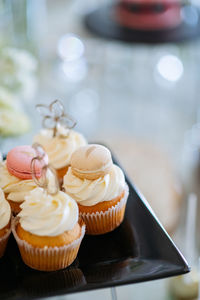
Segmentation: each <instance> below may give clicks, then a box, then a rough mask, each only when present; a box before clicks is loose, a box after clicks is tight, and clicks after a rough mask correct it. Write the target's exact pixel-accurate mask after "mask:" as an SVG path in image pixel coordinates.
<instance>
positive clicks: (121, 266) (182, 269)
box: [0, 179, 189, 300]
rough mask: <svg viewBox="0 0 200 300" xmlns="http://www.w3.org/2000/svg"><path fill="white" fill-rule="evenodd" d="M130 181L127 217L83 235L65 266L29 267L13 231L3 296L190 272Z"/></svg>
mask: <svg viewBox="0 0 200 300" xmlns="http://www.w3.org/2000/svg"><path fill="white" fill-rule="evenodd" d="M127 183H128V185H129V189H130V194H129V198H128V202H127V207H126V215H125V219H124V222H123V223H122V224H121V226H119V227H118V228H117V229H116V230H114V231H113V232H111V233H108V234H105V235H101V236H85V238H84V239H83V242H82V244H81V247H80V251H79V254H78V257H77V259H76V260H75V262H74V263H73V264H72V266H70V267H69V268H67V269H65V270H61V271H56V272H50V273H45V272H39V271H35V270H32V269H30V268H28V267H27V266H26V265H25V264H24V263H23V262H22V260H21V257H20V254H19V251H18V248H17V245H16V243H15V241H14V238H13V237H11V238H10V240H9V243H8V248H7V251H6V254H5V256H4V257H3V258H2V259H0V299H1V300H3V299H12V300H18V299H20V300H23V299H24V300H25V299H37V298H42V297H48V296H53V295H61V294H67V293H74V292H79V291H87V290H92V289H98V288H105V287H111V286H117V285H123V284H129V283H135V282H141V281H146V280H152V279H157V278H164V277H167V276H172V275H178V274H183V273H186V272H188V271H189V268H188V265H187V263H186V262H185V260H184V259H183V257H182V255H181V254H180V252H179V251H178V250H177V248H176V247H175V245H174V244H173V242H172V241H171V240H170V238H169V237H168V235H167V234H166V232H165V231H164V230H163V229H162V227H161V225H160V224H159V223H158V222H157V221H156V219H155V218H154V216H153V215H152V214H151V212H150V210H149V209H148V208H147V206H146V205H145V201H143V200H142V199H141V196H140V195H139V194H138V192H137V191H136V190H135V188H134V187H133V185H132V184H131V183H130V181H129V180H128V179H127Z"/></svg>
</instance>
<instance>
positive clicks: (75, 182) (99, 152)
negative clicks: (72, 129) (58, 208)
mask: <svg viewBox="0 0 200 300" xmlns="http://www.w3.org/2000/svg"><path fill="white" fill-rule="evenodd" d="M88 178H90V179H88ZM63 187H64V189H65V192H66V193H68V194H69V195H71V196H72V197H73V199H75V200H76V201H77V202H78V203H79V204H81V205H84V206H92V205H95V204H97V203H99V202H103V201H110V200H112V199H114V198H116V197H117V196H119V195H120V194H121V193H122V192H123V190H124V189H125V178H124V174H123V172H122V170H121V169H120V168H119V167H118V166H116V165H114V164H113V162H112V158H111V154H110V151H109V150H108V149H107V148H105V147H103V146H101V145H88V146H86V147H81V148H79V149H78V150H77V151H76V152H74V154H73V155H72V158H71V167H70V168H69V169H68V172H67V174H66V175H65V176H64V182H63Z"/></svg>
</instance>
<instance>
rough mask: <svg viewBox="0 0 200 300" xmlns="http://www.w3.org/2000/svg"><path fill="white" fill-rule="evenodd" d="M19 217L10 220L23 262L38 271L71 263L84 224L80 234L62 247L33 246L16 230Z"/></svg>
mask: <svg viewBox="0 0 200 300" xmlns="http://www.w3.org/2000/svg"><path fill="white" fill-rule="evenodd" d="M18 222H19V218H17V217H16V218H15V219H13V221H12V232H13V235H14V237H15V240H16V242H17V244H18V247H19V250H20V254H21V257H22V260H23V261H24V263H25V264H26V265H27V266H29V267H30V268H32V269H36V270H40V271H56V270H60V269H64V268H66V267H68V266H69V265H71V264H72V263H73V261H74V260H75V258H76V256H77V253H78V250H79V247H80V244H81V241H82V239H83V236H84V234H85V224H83V222H82V224H81V222H80V225H81V236H80V237H79V238H78V239H76V240H74V241H73V242H72V243H71V244H69V245H65V246H62V247H47V246H46V247H44V248H39V247H33V246H32V245H30V244H29V243H27V242H26V241H24V240H21V239H20V238H19V237H18V235H17V232H16V225H17V224H18Z"/></svg>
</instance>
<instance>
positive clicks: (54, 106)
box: [36, 100, 77, 137]
mask: <svg viewBox="0 0 200 300" xmlns="http://www.w3.org/2000/svg"><path fill="white" fill-rule="evenodd" d="M36 109H37V111H38V112H39V114H40V115H41V116H42V117H43V120H42V126H43V127H44V128H47V129H53V137H55V136H60V137H67V136H68V135H69V129H72V128H74V127H75V126H76V123H77V122H76V121H75V120H74V118H73V117H71V116H70V115H69V114H67V113H65V110H64V106H63V104H62V103H61V102H60V101H59V100H54V101H53V102H52V103H51V104H50V105H43V104H37V105H36ZM61 126H62V127H63V128H64V129H66V133H63V132H62V133H59V132H58V128H59V127H61ZM67 129H68V130H67Z"/></svg>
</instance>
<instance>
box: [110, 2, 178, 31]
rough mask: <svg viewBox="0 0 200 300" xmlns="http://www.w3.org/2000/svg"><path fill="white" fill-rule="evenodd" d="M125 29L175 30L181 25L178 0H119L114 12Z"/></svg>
mask: <svg viewBox="0 0 200 300" xmlns="http://www.w3.org/2000/svg"><path fill="white" fill-rule="evenodd" d="M115 18H116V19H117V21H118V22H119V23H120V24H121V25H122V26H125V27H128V28H132V29H139V30H160V29H161V30H162V29H169V28H175V27H177V26H178V25H179V24H180V23H181V2H180V0H120V1H119V3H118V5H117V7H116V12H115Z"/></svg>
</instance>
